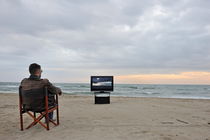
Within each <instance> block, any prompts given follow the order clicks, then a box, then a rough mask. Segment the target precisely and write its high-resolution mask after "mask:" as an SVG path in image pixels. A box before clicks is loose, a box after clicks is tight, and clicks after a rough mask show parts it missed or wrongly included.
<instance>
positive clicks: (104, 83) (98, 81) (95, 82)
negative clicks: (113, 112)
mask: <svg viewBox="0 0 210 140" xmlns="http://www.w3.org/2000/svg"><path fill="white" fill-rule="evenodd" d="M113 85H114V79H113V76H91V78H90V87H91V91H100V92H104V91H113V89H114V88H113Z"/></svg>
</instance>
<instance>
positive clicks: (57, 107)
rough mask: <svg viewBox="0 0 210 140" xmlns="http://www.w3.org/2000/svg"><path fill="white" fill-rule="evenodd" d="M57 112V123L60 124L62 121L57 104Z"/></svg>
mask: <svg viewBox="0 0 210 140" xmlns="http://www.w3.org/2000/svg"><path fill="white" fill-rule="evenodd" d="M56 113H57V115H56V116H57V125H59V124H60V121H59V110H58V106H57V109H56Z"/></svg>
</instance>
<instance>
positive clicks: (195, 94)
mask: <svg viewBox="0 0 210 140" xmlns="http://www.w3.org/2000/svg"><path fill="white" fill-rule="evenodd" d="M19 85H20V83H15V82H0V93H18V87H19ZM55 85H56V86H58V87H59V88H61V89H62V91H63V93H65V94H73V95H87V96H90V95H93V92H91V91H90V84H85V83H55ZM111 96H124V97H159V98H186V99H192V98H193V99H210V85H156V84H155V85H154V84H115V85H114V91H113V92H111Z"/></svg>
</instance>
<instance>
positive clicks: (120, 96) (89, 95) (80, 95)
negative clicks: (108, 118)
mask: <svg viewBox="0 0 210 140" xmlns="http://www.w3.org/2000/svg"><path fill="white" fill-rule="evenodd" d="M1 94H2V95H4V94H6V95H7V94H9V95H11V94H14V95H18V93H3V92H0V95H1ZM62 95H67V96H75V97H92V96H94V94H92V95H91V94H86V95H85V94H69V93H63V94H62ZM110 98H145V99H147V98H151V99H156V98H157V99H178V100H179V99H180V100H210V98H202V97H201V98H196V97H189V98H185V97H140V96H138V97H137V96H123V95H110Z"/></svg>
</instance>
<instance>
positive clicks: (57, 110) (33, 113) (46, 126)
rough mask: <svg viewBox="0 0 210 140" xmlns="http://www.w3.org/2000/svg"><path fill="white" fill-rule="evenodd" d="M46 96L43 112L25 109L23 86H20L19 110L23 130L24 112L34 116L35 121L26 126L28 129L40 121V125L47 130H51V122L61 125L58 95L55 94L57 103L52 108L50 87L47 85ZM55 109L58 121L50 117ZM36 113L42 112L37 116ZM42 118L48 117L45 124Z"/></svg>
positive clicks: (45, 88)
mask: <svg viewBox="0 0 210 140" xmlns="http://www.w3.org/2000/svg"><path fill="white" fill-rule="evenodd" d="M44 94H45V95H44V96H45V110H44V111H42V112H33V111H25V109H24V108H23V98H22V87H21V86H20V87H19V110H20V129H21V131H23V130H24V128H23V114H24V113H27V114H28V115H29V116H31V117H32V118H33V120H34V121H33V122H32V123H31V124H30V125H28V126H27V127H26V129H29V128H31V127H32V126H34V125H36V124H37V123H39V124H40V125H42V126H43V127H44V128H45V129H46V130H50V128H49V123H50V122H51V123H52V124H54V125H55V126H57V125H59V123H60V122H59V105H58V95H57V94H56V95H55V102H56V105H55V106H54V107H52V108H49V106H48V89H47V87H44ZM54 110H56V117H57V119H56V122H54V121H52V120H50V119H49V113H50V112H53V111H54ZM36 113H40V115H39V116H38V117H37V116H36ZM42 118H45V119H46V124H44V123H43V122H41V120H42Z"/></svg>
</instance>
